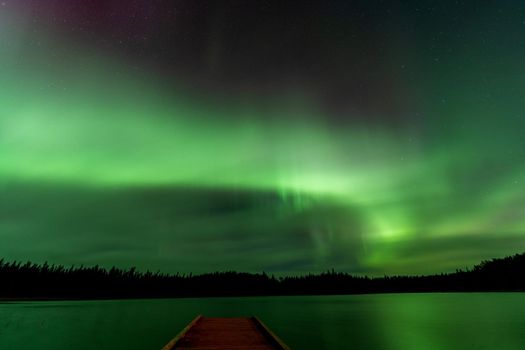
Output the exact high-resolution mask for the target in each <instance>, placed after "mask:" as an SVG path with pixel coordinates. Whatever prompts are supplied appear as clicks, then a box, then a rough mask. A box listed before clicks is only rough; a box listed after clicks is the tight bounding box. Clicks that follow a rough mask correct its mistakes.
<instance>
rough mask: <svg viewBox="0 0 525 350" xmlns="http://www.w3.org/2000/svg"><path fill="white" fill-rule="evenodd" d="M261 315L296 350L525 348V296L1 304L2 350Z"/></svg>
mask: <svg viewBox="0 0 525 350" xmlns="http://www.w3.org/2000/svg"><path fill="white" fill-rule="evenodd" d="M197 314H205V315H209V316H218V315H221V316H242V315H254V314H255V315H258V316H260V317H261V318H262V319H263V321H265V322H266V323H267V324H268V325H269V326H270V327H271V328H272V329H273V330H274V331H275V332H276V333H277V334H278V335H279V336H280V337H281V338H282V339H283V340H284V341H285V342H286V343H287V344H288V345H290V346H291V347H292V348H293V349H304V350H308V349H349V348H351V349H357V350H359V349H388V350H397V349H399V350H401V349H403V350H411V349H429V350H441V349H443V350H445V349H447V350H455V349H458V350H468V349H508V350H512V349H516V350H518V349H520V350H521V349H524V348H525V332H523V329H525V294H523V293H501V294H483V293H479V294H399V295H392V294H390V295H388V294H387V295H356V296H320V297H271V298H216V299H171V300H127V301H65V302H21V303H4V304H0V349H40V350H42V349H53V350H61V349H72V348H74V349H78V350H84V349H100V350H106V349H108V350H109V349H111V350H114V349H126V350H142V349H144V350H146V349H160V348H161V347H162V346H163V345H164V344H165V343H166V342H167V341H168V340H169V339H170V338H171V337H173V336H174V335H175V334H176V333H177V332H178V331H179V330H180V329H182V328H183V327H184V326H185V325H186V323H188V322H189V321H190V320H191V319H192V318H193V317H195V315H197Z"/></svg>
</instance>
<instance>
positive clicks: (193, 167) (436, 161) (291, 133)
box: [0, 5, 525, 275]
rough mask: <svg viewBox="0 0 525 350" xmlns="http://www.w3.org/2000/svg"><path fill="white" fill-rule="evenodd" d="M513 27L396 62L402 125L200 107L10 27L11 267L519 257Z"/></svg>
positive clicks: (6, 245) (419, 49) (524, 88)
mask: <svg viewBox="0 0 525 350" xmlns="http://www.w3.org/2000/svg"><path fill="white" fill-rule="evenodd" d="M494 6H495V5H494ZM514 10H515V11H514ZM502 11H503V13H501V12H500V17H501V18H504V20H505V21H503V22H502V23H503V24H500V25H498V26H488V25H487V26H485V24H486V23H487V22H488V21H489V20H492V19H493V17H492V15H491V14H490V13H491V12H490V11H489V9H486V12H481V15H479V16H478V17H477V19H473V18H471V19H470V21H469V20H465V21H464V23H463V24H461V25H458V26H459V27H458V28H456V29H455V31H454V32H453V33H454V34H457V33H459V34H461V37H459V36H458V37H456V40H455V41H453V40H451V39H450V37H448V36H447V33H448V32H446V33H445V34H443V33H442V35H445V36H447V38H445V39H444V42H439V41H438V42H433V43H427V42H426V39H427V38H426V36H425V35H426V34H425V33H427V34H428V33H432V35H434V34H436V35H437V36H439V35H440V34H439V32H438V31H435V32H434V29H435V28H434V27H430V28H429V27H427V28H426V32H425V30H423V29H422V30H421V31H420V32H419V33H420V34H419V35H420V37H417V36H416V37H415V38H412V40H413V41H411V42H408V43H407V44H406V45H408V46H409V47H408V48H404V49H403V50H396V49H391V50H390V51H388V55H387V56H388V57H387V58H385V60H386V61H387V63H386V64H387V65H388V67H389V68H391V69H392V70H394V71H395V75H396V76H397V78H396V80H397V81H398V82H402V83H399V85H403V86H404V87H403V89H404V90H403V91H404V93H406V94H408V95H409V96H408V97H407V98H408V99H409V100H411V102H412V103H411V104H410V105H411V107H410V108H404V109H403V113H405V115H404V116H402V117H401V118H398V119H396V120H392V118H390V116H389V115H388V112H381V111H380V110H379V111H373V110H367V109H366V108H365V109H361V110H357V111H355V112H348V111H341V112H332V111H327V110H326V109H325V108H323V106H321V105H320V104H319V103H317V100H316V98H315V97H316V95H315V93H312V91H309V90H308V89H284V90H282V91H280V92H279V93H276V94H273V95H271V94H266V95H263V94H260V95H258V94H251V93H249V92H245V93H232V94H228V95H227V96H223V95H220V94H217V95H214V94H213V93H208V94H202V93H194V92H192V90H191V89H186V84H185V80H184V78H183V77H181V78H180V79H177V77H174V78H172V77H169V78H168V77H165V76H162V75H159V74H156V73H154V72H153V71H152V70H149V69H148V66H147V65H146V64H144V65H140V64H139V65H137V64H135V62H133V61H132V60H130V59H128V58H127V57H125V55H124V54H122V53H120V52H117V51H112V50H104V49H101V48H97V47H93V46H90V45H89V44H86V43H83V42H82V41H77V40H75V38H74V36H72V35H70V34H67V33H62V32H61V30H59V29H57V28H55V27H53V26H50V25H43V24H41V23H40V24H38V23H37V24H35V23H34V22H31V21H30V17H28V16H26V15H24V14H23V13H21V12H17V11H16V10H9V9H6V10H1V12H0V92H1V94H0V257H4V258H6V259H17V260H28V259H29V260H33V261H37V262H43V261H46V260H47V261H49V262H52V263H60V264H67V265H69V264H77V265H78V264H86V265H93V264H101V265H104V266H111V265H114V264H115V265H118V266H122V267H127V266H137V267H139V268H140V269H144V270H145V269H151V270H157V269H160V270H162V271H166V272H175V271H181V272H189V271H192V272H206V271H214V270H242V271H262V270H265V271H267V272H274V273H306V272H318V271H323V270H326V269H331V268H334V269H336V270H340V271H348V272H352V273H359V274H361V273H362V274H371V275H382V274H385V273H386V274H401V273H402V274H405V273H408V274H415V273H434V272H441V271H450V270H454V269H456V268H464V267H466V266H471V265H472V264H474V263H477V262H478V261H480V260H482V259H487V258H491V257H496V256H503V255H508V254H513V253H517V252H522V251H523V250H525V115H524V114H523V113H524V111H525V108H524V107H525V106H524V102H525V98H524V97H525V68H523V59H524V57H525V45H524V43H523V40H522V38H523V37H525V24H524V23H525V22H523V19H524V18H525V17H520V16H521V15H523V13H524V11H523V5H522V6H521V8H519V9H513V8H512V7H511V6H510V5H509V6H507V7H505V6H503V5H502ZM436 26H437V25H436ZM431 29H432V30H431ZM480 33H482V34H480ZM458 38H459V39H458ZM168 86H169V87H168ZM400 89H401V88H400ZM283 91H284V92H283ZM378 93H380V92H378ZM312 96H313V97H312ZM385 98H388V96H385ZM352 113H354V114H352ZM382 113H383V114H382ZM341 114H343V115H344V118H341V117H340V115H341ZM341 119H343V120H341Z"/></svg>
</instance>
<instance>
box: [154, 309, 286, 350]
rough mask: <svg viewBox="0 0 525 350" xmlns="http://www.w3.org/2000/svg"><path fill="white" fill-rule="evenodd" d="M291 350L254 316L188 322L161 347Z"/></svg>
mask: <svg viewBox="0 0 525 350" xmlns="http://www.w3.org/2000/svg"><path fill="white" fill-rule="evenodd" d="M183 349H187V350H190V349H199V350H267V349H268V350H277V349H278V350H290V348H289V347H288V346H286V345H285V344H284V343H283V342H282V341H281V340H280V339H279V338H278V337H277V336H276V335H275V334H273V332H272V331H271V330H270V329H269V328H268V327H266V326H265V325H264V323H262V321H261V320H259V319H258V318H257V317H233V318H232V317H229V318H226V317H203V316H198V317H196V318H195V319H194V320H193V321H191V322H190V324H188V325H187V326H186V328H184V329H183V330H182V331H181V332H180V333H179V334H178V335H177V336H176V337H175V338H173V339H172V340H171V341H170V342H169V343H168V344H166V346H165V347H163V348H162V350H183Z"/></svg>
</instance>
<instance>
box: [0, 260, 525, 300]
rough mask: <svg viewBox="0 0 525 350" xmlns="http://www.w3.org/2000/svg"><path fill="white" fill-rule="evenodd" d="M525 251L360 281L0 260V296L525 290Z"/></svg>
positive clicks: (341, 276)
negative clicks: (461, 266) (462, 266)
mask: <svg viewBox="0 0 525 350" xmlns="http://www.w3.org/2000/svg"><path fill="white" fill-rule="evenodd" d="M524 290H525V253H523V254H516V255H513V256H509V257H506V258H501V259H492V260H488V261H482V262H481V263H480V264H478V265H476V266H474V268H472V269H468V270H457V271H456V272H453V273H446V274H445V273H442V274H436V275H428V276H384V277H375V278H371V277H360V276H353V275H351V274H348V273H341V272H335V271H333V270H332V271H327V272H324V273H320V274H308V275H301V276H286V277H278V278H277V277H275V276H273V275H268V274H266V273H264V272H263V273H241V272H235V271H227V272H214V273H207V274H201V275H193V274H178V273H177V274H165V273H160V272H156V273H152V272H149V271H148V272H139V271H137V270H136V268H131V269H128V270H123V269H119V268H116V267H112V268H110V269H105V268H103V267H100V266H98V265H96V266H92V267H84V266H80V267H74V266H73V267H64V266H60V265H49V264H48V263H44V264H40V265H39V264H34V263H31V262H25V263H22V262H17V261H13V262H6V261H4V260H3V259H2V260H0V298H4V299H105V298H170V297H204V296H255V295H328V294H360V293H399V292H473V291H524Z"/></svg>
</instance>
